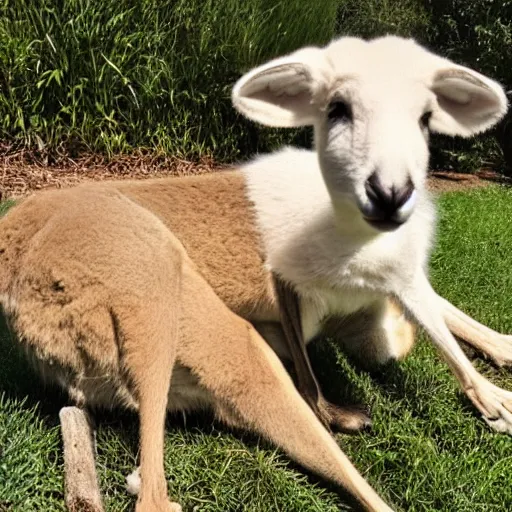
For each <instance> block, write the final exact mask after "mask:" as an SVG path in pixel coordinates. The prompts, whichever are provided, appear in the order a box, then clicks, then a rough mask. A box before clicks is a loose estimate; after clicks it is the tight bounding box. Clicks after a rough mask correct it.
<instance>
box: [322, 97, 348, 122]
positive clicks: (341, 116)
mask: <svg viewBox="0 0 512 512" xmlns="http://www.w3.org/2000/svg"><path fill="white" fill-rule="evenodd" d="M327 118H328V119H329V121H352V109H351V108H350V105H349V104H348V103H346V102H345V101H341V100H336V101H333V102H332V103H330V104H329V108H328V111H327Z"/></svg>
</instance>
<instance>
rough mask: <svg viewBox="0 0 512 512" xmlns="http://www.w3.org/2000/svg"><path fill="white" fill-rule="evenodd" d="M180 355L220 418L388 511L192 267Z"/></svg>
mask: <svg viewBox="0 0 512 512" xmlns="http://www.w3.org/2000/svg"><path fill="white" fill-rule="evenodd" d="M183 283H184V288H185V289H186V293H184V296H186V297H187V302H186V304H183V311H184V312H185V311H186V312H194V316H191V315H188V316H187V317H186V318H184V317H182V318H181V319H180V344H179V346H178V359H179V360H180V362H181V363H182V364H184V365H186V366H188V367H190V368H191V369H192V371H193V372H194V374H195V375H197V376H198V378H199V382H200V384H201V385H202V386H203V387H204V388H206V389H207V390H208V391H209V392H210V393H211V394H212V395H213V397H214V401H215V409H216V411H217V413H218V414H219V416H221V418H224V419H226V420H227V421H229V422H230V423H235V424H238V425H243V426H245V427H246V428H250V429H252V430H254V431H256V432H258V433H259V434H261V435H263V436H265V437H267V438H268V439H270V440H271V441H273V442H274V443H275V444H276V445H277V446H279V447H281V448H282V449H283V450H284V451H285V452H287V453H288V454H289V455H290V456H291V457H292V458H294V459H295V460H296V461H298V462H299V463H300V464H302V465H304V466H305V467H307V468H309V469H310V470H312V471H315V472H316V473H317V474H319V475H321V476H323V477H324V478H327V479H329V480H331V481H334V482H335V483H337V484H339V485H341V486H343V487H344V488H345V489H347V490H348V491H349V492H350V493H352V494H353V495H354V496H355V497H356V498H357V499H358V500H359V501H360V502H361V503H362V504H363V505H364V506H365V508H366V509H367V510H369V511H375V512H377V511H378V512H390V511H391V509H390V508H389V507H388V506H387V505H386V504H385V503H384V501H383V500H382V499H381V498H380V497H379V496H378V495H377V494H376V493H375V491H374V490H373V489H372V488H371V487H370V485H369V484H368V483H367V482H366V481H365V480H364V478H363V477H362V476H361V475H360V474H359V472H358V471H357V470H356V468H355V467H354V466H353V465H352V464H351V462H350V461H349V460H348V458H347V457H346V456H345V454H344V453H343V452H342V451H341V450H340V449H339V447H338V445H337V444H336V442H335V441H334V439H333V438H332V437H331V435H330V434H329V433H328V431H327V430H326V429H325V428H324V426H323V425H322V423H321V422H320V421H319V420H318V418H317V417H316V416H315V414H314V413H313V411H312V410H311V408H310V407H309V406H308V405H307V404H306V402H305V401H304V400H303V399H302V397H301V396H300V394H299V393H298V391H297V390H296V389H295V386H294V384H293V382H292V380H291V379H290V377H289V375H288V373H287V372H286V370H285V369H284V367H283V365H282V364H281V362H280V360H279V359H278V357H277V356H276V354H275V353H274V351H273V350H272V349H271V348H270V347H269V346H268V344H267V343H266V342H265V341H264V340H263V338H261V337H260V335H259V334H258V333H257V331H256V330H255V329H254V328H253V327H252V326H251V325H250V324H248V323H247V322H245V321H244V320H242V319H241V318H239V317H237V316H236V315H234V314H233V313H232V312H231V311H229V310H228V309H227V307H226V306H225V305H224V304H223V303H222V302H221V301H220V299H218V297H217V296H216V295H215V294H214V293H213V290H212V289H211V288H210V287H209V286H208V285H207V284H206V283H205V282H204V281H203V280H202V278H201V277H200V276H198V275H197V274H195V273H194V272H191V273H188V275H187V276H186V278H184V281H183Z"/></svg>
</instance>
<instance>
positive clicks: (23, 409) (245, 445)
mask: <svg viewBox="0 0 512 512" xmlns="http://www.w3.org/2000/svg"><path fill="white" fill-rule="evenodd" d="M440 206H441V216H440V235H439V238H438V246H437V250H436V251H435V253H434V255H433V257H432V272H431V275H432V279H433V282H434V285H435V288H436V289H437V290H438V291H439V292H440V293H441V294H443V295H444V296H445V297H446V298H448V299H449V300H451V301H452V302H454V303H455V304H456V305H457V306H459V307H460V308H462V309H464V310H465V311H467V312H468V313H469V314H471V315H474V316H475V317H476V318H478V319H479V320H480V321H482V322H483V323H486V324H488V325H489V326H491V327H493V328H494V329H497V330H501V331H507V332H512V190H511V189H506V188H500V187H491V188H487V189H482V190H475V191H471V192H465V193H450V194H447V195H445V196H443V197H442V198H441V200H440ZM0 209H1V207H0ZM0 353H1V354H2V358H1V360H0V396H1V397H2V398H1V399H0V512H3V511H7V510H8V511H16V512H18V511H19V512H29V511H54V510H55V511H58V510H63V509H64V507H63V495H62V485H63V478H62V457H61V453H60V444H59V443H60V440H59V430H58V419H57V412H58V409H59V407H60V406H61V405H62V404H63V403H64V401H65V400H64V398H63V396H62V395H60V394H59V393H58V392H56V391H54V390H45V389H44V388H42V387H41V386H40V385H39V384H38V381H37V379H36V378H35V377H34V376H33V375H32V374H31V373H30V372H29V371H28V370H27V369H26V367H25V364H24V362H23V360H22V359H20V357H19V356H18V355H17V354H16V353H15V351H13V350H12V348H10V343H9V335H8V334H7V331H6V329H5V325H3V324H2V325H0ZM312 355H313V359H314V364H315V367H316V368H317V370H318V373H319V377H320V379H321V380H323V381H324V388H325V390H326V394H327V396H329V397H331V398H338V399H348V400H363V401H365V402H366V403H368V404H370V406H371V409H372V415H373V420H374V428H373V431H372V432H371V433H366V434H361V435H357V436H339V438H338V441H339V443H340V445H341V446H342V447H343V449H344V450H345V451H346V452H347V454H348V455H349V456H350V457H351V459H352V460H353V461H354V463H355V464H356V465H357V467H358V468H359V469H360V470H361V471H362V472H363V473H364V474H365V475H366V477H367V478H368V480H369V481H370V482H371V483H372V485H373V486H374V487H375V488H376V489H377V490H378V492H379V493H381V494H382V495H383V496H384V497H385V498H386V499H387V500H388V501H389V502H390V503H392V504H393V505H394V507H395V508H396V509H397V510H403V511H410V512H413V511H433V510H436V511H438V510H441V511H456V512H464V511H467V512H484V511H485V512H487V511H492V512H498V511H503V512H505V511H509V510H511V509H512V482H511V475H512V439H510V438H509V437H506V436H505V435H502V434H495V433H493V432H491V431H490V430H489V428H488V427H487V426H486V424H485V423H484V422H483V420H481V419H480V418H479V417H478V415H477V414H476V413H475V411H474V409H473V407H472V406H471V404H470V403H469V402H468V400H467V399H466V398H465V397H464V396H463V395H462V394H461V393H460V392H459V391H458V388H457V386H456V384H455V380H454V378H453V377H452V375H451V374H450V372H449V371H448V369H447V367H446V365H445V364H443V363H441V362H440V360H439V358H438V357H437V356H436V355H435V353H434V350H433V348H432V347H431V345H430V344H429V343H428V341H426V340H425V339H422V340H421V341H420V343H419V344H418V345H417V347H416V348H415V350H414V353H413V355H412V356H411V357H410V358H409V359H408V360H407V361H406V362H404V363H401V364H398V365H395V366H393V367H390V368H386V369H384V370H382V371H381V372H379V373H375V374H371V375H370V374H368V373H366V372H362V371H359V370H358V369H357V368H355V367H353V366H352V365H351V364H350V362H349V361H347V360H346V359H345V358H344V356H343V355H342V354H341V353H339V352H337V350H336V348H335V347H334V346H333V345H332V344H330V343H329V342H328V341H326V342H324V343H323V344H321V345H320V346H318V347H314V349H313V354H312ZM471 357H472V358H473V359H474V360H475V364H476V365H477V366H478V367H479V368H480V369H481V370H482V371H484V372H485V373H486V374H488V375H490V376H491V378H492V379H493V380H494V381H495V382H497V383H499V384H501V385H503V386H505V387H508V388H509V389H512V370H510V371H507V370H497V369H495V368H493V367H492V365H490V364H488V363H487V362H485V361H483V360H482V359H480V358H478V356H477V355H476V354H473V353H471ZM185 424H186V425H185ZM185 426H186V428H185ZM136 433H137V423H136V419H135V417H134V416H131V415H123V416H122V418H119V417H118V416H115V415H109V416H106V417H102V418H100V419H99V424H98V437H97V441H98V469H99V474H100V478H101V487H102V491H103V494H104V497H105V502H106V505H107V510H109V511H123V510H132V508H133V503H134V499H133V498H132V497H130V496H128V495H127V494H126V493H125V491H124V476H125V475H126V474H127V473H129V472H130V471H131V470H132V469H133V466H134V465H135V458H136V449H137V444H136V443H137V441H136ZM165 457H166V469H167V475H168V481H169V484H170V487H171V488H172V493H173V496H174V497H175V498H177V499H178V501H180V502H181V503H182V504H183V505H184V506H185V509H186V510H190V511H192V510H194V511H205V512H206V511H219V512H230V511H254V512H270V511H292V512H294V511H300V512H302V511H308V512H309V511H325V512H327V511H329V512H330V511H335V510H340V509H341V510H352V509H351V508H350V506H348V505H347V504H344V502H343V501H342V499H341V498H340V497H339V495H338V494H337V493H336V492H335V489H333V488H332V487H330V486H329V485H328V484H326V483H325V482H322V481H319V480H317V479H315V478H314V477H313V476H311V475H307V474H306V473H305V472H304V471H303V470H301V469H300V468H298V467H297V466H296V465H294V464H293V463H291V462H289V460H288V459H287V458H286V457H285V456H283V455H282V454H281V453H280V452H279V451H276V450H275V449H274V448H273V447H272V446H269V445H268V444H267V443H265V442H263V441H261V440H258V439H257V438H255V437H254V436H250V435H248V434H246V435H240V434H237V433H232V432H228V431H226V430H225V429H223V428H222V427H221V426H219V425H215V426H212V424H211V421H210V420H209V419H208V418H197V417H187V418H186V420H184V419H183V418H181V417H178V418H174V419H172V420H170V421H169V425H168V431H167V438H166V453H165Z"/></svg>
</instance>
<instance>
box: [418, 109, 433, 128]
mask: <svg viewBox="0 0 512 512" xmlns="http://www.w3.org/2000/svg"><path fill="white" fill-rule="evenodd" d="M431 117H432V112H425V113H424V114H423V115H422V116H421V117H420V125H421V127H422V128H426V129H427V130H428V126H429V123H430V118H431Z"/></svg>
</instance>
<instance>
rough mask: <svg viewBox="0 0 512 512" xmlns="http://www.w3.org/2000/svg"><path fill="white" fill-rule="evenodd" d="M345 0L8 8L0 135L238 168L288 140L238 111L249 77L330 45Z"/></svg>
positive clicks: (3, 28)
mask: <svg viewBox="0 0 512 512" xmlns="http://www.w3.org/2000/svg"><path fill="white" fill-rule="evenodd" d="M337 4H338V1H337V0H326V1H322V2H303V1H301V0H279V1H271V0H245V1H244V2H240V1H239V0H126V1H123V2H120V1H119V0H102V1H101V2H93V1H92V0H13V1H9V2H7V1H3V2H1V3H0V137H1V138H2V139H4V140H8V141H11V142H12V141H14V142H15V143H17V144H18V145H23V146H26V147H30V148H34V147H39V149H43V150H45V151H48V150H55V149H58V148H59V146H63V147H64V149H65V150H66V151H71V152H73V151H78V150H82V149H84V147H85V148H88V149H90V150H92V151H102V152H106V153H110V154H111V153H113V152H119V151H129V150H130V149H131V148H134V147H149V148H154V149H157V150H162V151H165V152H167V153H171V154H176V155H181V156H182V155H186V156H187V157H193V156H198V155H204V154H207V153H212V152H214V153H215V156H216V157H217V158H218V159H228V158H229V159H232V158H235V157H237V156H238V155H239V153H240V152H241V151H242V152H244V153H246V152H253V151H255V150H257V149H260V148H268V147H271V146H272V145H275V144H277V143H279V142H282V141H283V140H285V137H288V138H289V137H290V135H289V134H281V133H279V134H277V132H276V131H271V130H265V131H264V132H263V131H262V132H260V131H259V129H258V128H257V127H255V126H253V125H250V124H249V123H246V122H244V121H243V120H241V119H240V118H239V116H237V115H236V113H235V112H234V110H233V108H232V106H231V102H230V89H231V86H232V85H233V83H234V81H235V80H236V79H237V78H238V77H239V76H240V75H241V73H242V72H244V71H246V70H247V69H248V68H250V67H252V66H254V65H256V64H258V63H260V62H262V61H263V60H266V59H269V58H271V57H274V56H276V55H279V54H282V53H285V52H288V51H291V50H293V49H296V48H298V47H300V46H303V45H305V44H312V43H316V44H324V43H326V42H327V41H328V40H330V39H331V38H332V37H333V34H334V26H335V21H336V16H335V15H336V9H337Z"/></svg>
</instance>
